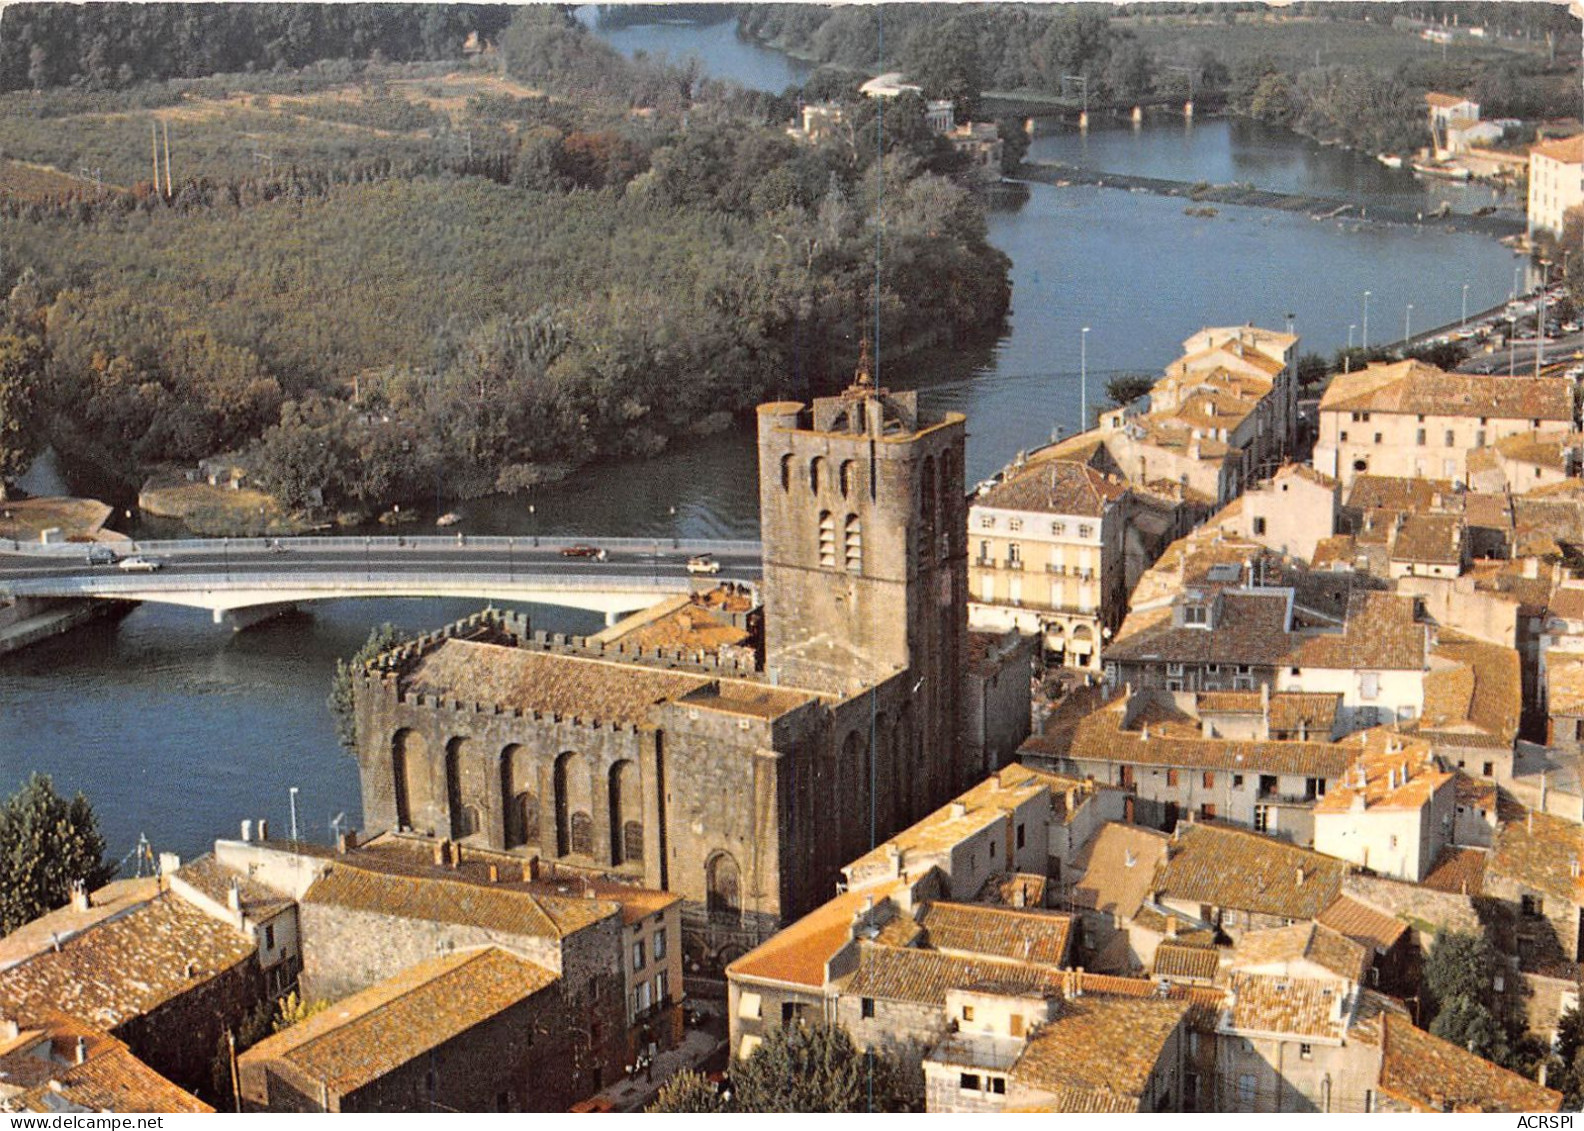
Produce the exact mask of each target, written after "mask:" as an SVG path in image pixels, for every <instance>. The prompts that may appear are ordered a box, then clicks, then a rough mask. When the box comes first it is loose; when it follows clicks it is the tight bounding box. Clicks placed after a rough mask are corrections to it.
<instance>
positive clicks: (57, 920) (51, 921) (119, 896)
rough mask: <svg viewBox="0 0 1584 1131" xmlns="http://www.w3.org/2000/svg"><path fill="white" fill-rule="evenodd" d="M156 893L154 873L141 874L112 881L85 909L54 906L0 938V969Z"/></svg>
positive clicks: (147, 900)
mask: <svg viewBox="0 0 1584 1131" xmlns="http://www.w3.org/2000/svg"><path fill="white" fill-rule="evenodd" d="M159 893H160V881H159V877H158V876H144V877H139V878H138V879H133V880H112V881H110V883H108V884H106V885H105V886H104V887H102V888H100V889H99V890H98V891H96V892H94V893H93V895H92V899H91V901H90V904H89V907H88V910H87V911H78V910H77V909H76V908H75V907H73V906H72V905H71V904H69V903H68V904H67V905H66V906H65V907H57V908H56V909H55V910H54V911H51V912H49V913H48V914H46V915H40V916H39V917H38V918H37V919H34V920H33V921H32V922H30V923H25V924H23V925H22V926H20V927H18V928H17V929H16V930H14V931H12V932H11V933H10V934H9V935H6V936H5V938H3V939H0V970H4V969H5V968H6V967H8V966H12V965H15V964H16V963H18V962H20V961H22V959H24V958H27V957H29V956H31V955H34V954H42V953H43V952H44V951H46V950H49V949H51V948H52V947H53V945H54V943H53V941H52V940H53V939H56V938H59V939H61V940H62V941H64V940H66V939H69V938H71V936H73V935H75V934H77V933H78V932H79V931H83V930H86V929H88V928H89V927H91V926H93V925H94V924H95V923H99V922H102V921H103V920H105V919H109V918H111V917H112V916H116V915H123V914H125V913H126V912H127V911H128V910H130V909H131V908H134V907H138V906H141V905H142V904H145V903H147V902H149V900H151V899H153V898H154V897H155V896H157V895H159Z"/></svg>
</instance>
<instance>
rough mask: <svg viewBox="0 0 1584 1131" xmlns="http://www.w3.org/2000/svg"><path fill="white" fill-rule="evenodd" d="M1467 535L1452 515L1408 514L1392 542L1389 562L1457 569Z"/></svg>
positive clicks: (1460, 561)
mask: <svg viewBox="0 0 1584 1131" xmlns="http://www.w3.org/2000/svg"><path fill="white" fill-rule="evenodd" d="M1466 537H1467V532H1466V530H1465V528H1464V525H1463V520H1462V518H1460V517H1459V516H1457V515H1455V514H1411V515H1409V516H1408V517H1407V518H1405V519H1404V520H1403V524H1402V525H1401V526H1400V527H1398V528H1397V536H1396V537H1395V538H1394V539H1392V546H1391V560H1392V561H1394V562H1412V563H1415V564H1425V565H1454V566H1455V565H1460V564H1461V563H1462V561H1463V543H1464V540H1465V539H1466Z"/></svg>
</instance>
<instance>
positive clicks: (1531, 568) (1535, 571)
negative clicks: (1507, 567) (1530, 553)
mask: <svg viewBox="0 0 1584 1131" xmlns="http://www.w3.org/2000/svg"><path fill="white" fill-rule="evenodd" d="M1523 575H1524V576H1525V577H1527V578H1529V579H1530V580H1533V579H1534V578H1536V577H1539V576H1540V563H1539V562H1538V561H1537V560H1536V559H1534V558H1525V559H1524V560H1523Z"/></svg>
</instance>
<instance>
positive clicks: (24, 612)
mask: <svg viewBox="0 0 1584 1131" xmlns="http://www.w3.org/2000/svg"><path fill="white" fill-rule="evenodd" d="M134 608H136V604H135V602H131V601H102V600H97V599H94V600H83V601H76V600H72V601H54V600H49V601H46V600H40V599H38V598H36V597H22V598H18V599H15V600H13V601H10V602H9V603H7V602H4V601H0V656H3V655H5V654H6V653H7V652H15V651H17V650H18V649H21V648H26V647H27V646H28V645H30V644H37V643H39V642H40V641H41V640H48V639H50V638H51V637H52V636H60V635H61V634H62V633H66V632H70V631H71V630H72V629H74V628H76V627H78V626H79V625H84V624H88V623H89V622H90V621H96V620H101V619H104V618H106V617H111V616H125V615H126V614H127V613H129V612H131V611H132V609H134Z"/></svg>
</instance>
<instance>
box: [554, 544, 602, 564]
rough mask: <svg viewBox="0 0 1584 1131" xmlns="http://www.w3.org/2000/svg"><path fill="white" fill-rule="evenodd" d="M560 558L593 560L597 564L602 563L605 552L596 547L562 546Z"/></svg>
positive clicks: (581, 545)
mask: <svg viewBox="0 0 1584 1131" xmlns="http://www.w3.org/2000/svg"><path fill="white" fill-rule="evenodd" d="M561 556H562V557H563V558H593V559H594V560H595V561H597V562H602V561H604V560H605V551H604V550H602V549H600V548H599V547H598V546H585V545H583V544H582V543H579V544H578V545H576V546H562V547H561Z"/></svg>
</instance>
